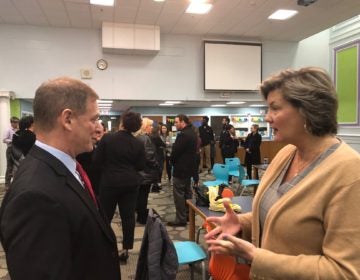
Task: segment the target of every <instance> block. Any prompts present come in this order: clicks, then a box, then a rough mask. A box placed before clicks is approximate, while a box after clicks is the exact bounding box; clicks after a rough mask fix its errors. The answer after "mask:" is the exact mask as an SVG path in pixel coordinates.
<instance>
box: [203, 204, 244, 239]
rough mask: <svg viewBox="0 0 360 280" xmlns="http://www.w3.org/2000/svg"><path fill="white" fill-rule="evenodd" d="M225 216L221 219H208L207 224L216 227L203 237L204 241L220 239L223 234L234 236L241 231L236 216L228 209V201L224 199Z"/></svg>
mask: <svg viewBox="0 0 360 280" xmlns="http://www.w3.org/2000/svg"><path fill="white" fill-rule="evenodd" d="M223 203H224V207H225V209H226V212H225V215H224V216H222V217H209V218H207V219H206V221H207V222H209V223H213V224H215V225H216V228H215V229H213V230H212V231H210V232H209V233H208V234H206V235H205V239H207V240H209V239H222V236H223V235H224V234H228V235H235V234H238V233H239V232H240V230H241V226H240V223H239V220H238V217H237V214H236V213H235V212H234V211H233V210H232V208H231V207H230V201H229V200H226V199H224V202H223Z"/></svg>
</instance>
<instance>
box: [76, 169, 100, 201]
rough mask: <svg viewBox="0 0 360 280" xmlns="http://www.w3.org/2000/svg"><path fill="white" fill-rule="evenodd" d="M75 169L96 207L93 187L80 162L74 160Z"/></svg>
mask: <svg viewBox="0 0 360 280" xmlns="http://www.w3.org/2000/svg"><path fill="white" fill-rule="evenodd" d="M76 171H77V172H78V173H79V175H80V179H81V181H83V183H84V187H85V189H86V190H87V191H88V193H89V195H90V197H91V198H92V200H93V201H94V203H95V205H96V207H98V204H97V201H96V198H95V194H94V191H93V188H92V186H91V182H90V179H89V177H88V175H87V174H86V172H85V170H84V168H83V167H82V166H81V164H80V163H79V162H76Z"/></svg>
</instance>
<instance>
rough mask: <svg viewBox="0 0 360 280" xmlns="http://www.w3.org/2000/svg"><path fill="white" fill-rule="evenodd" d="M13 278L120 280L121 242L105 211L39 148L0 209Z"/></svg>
mask: <svg viewBox="0 0 360 280" xmlns="http://www.w3.org/2000/svg"><path fill="white" fill-rule="evenodd" d="M0 233H1V243H2V245H3V247H4V250H5V254H6V261H7V265H8V269H9V273H10V277H11V279H12V280H23V279H24V280H25V279H26V280H42V279H54V280H55V279H59V280H65V279H66V280H79V279H84V280H85V279H86V280H99V279H106V280H119V279H120V269H119V263H118V251H117V243H116V237H115V235H114V232H113V231H112V229H111V227H110V226H109V223H108V221H107V220H106V218H105V215H104V213H103V211H102V208H101V205H100V209H97V207H96V205H95V203H94V201H92V199H91V197H90V195H89V194H88V193H87V191H86V190H85V189H84V188H83V187H82V185H81V184H80V183H79V181H78V180H77V179H76V178H75V176H74V175H73V174H72V173H71V172H70V171H69V170H68V169H67V167H66V166H65V165H64V164H63V163H62V162H61V161H59V160H58V159H57V158H56V157H54V156H53V155H51V154H50V153H48V152H47V151H45V150H43V149H41V148H40V147H38V146H36V145H34V146H33V148H32V149H31V150H30V152H29V154H28V155H27V156H26V158H25V159H24V160H23V162H22V164H21V165H20V168H19V170H18V173H17V176H16V177H15V179H14V181H13V183H12V185H11V188H10V190H9V191H8V192H7V193H6V195H5V197H4V201H3V203H2V206H1V211H0Z"/></svg>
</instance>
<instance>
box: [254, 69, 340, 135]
mask: <svg viewBox="0 0 360 280" xmlns="http://www.w3.org/2000/svg"><path fill="white" fill-rule="evenodd" d="M274 90H279V92H280V93H281V95H282V97H283V98H284V99H285V100H286V101H287V102H289V103H290V104H291V105H292V106H293V107H295V108H298V109H299V112H300V114H301V115H302V116H303V117H304V118H305V127H306V130H307V131H308V132H309V133H311V134H312V135H315V136H324V135H328V134H336V133H337V120H336V113H337V109H338V100H337V96H336V90H335V87H334V85H333V82H332V81H331V78H330V76H329V75H328V74H327V73H326V71H325V70H323V69H321V68H316V67H306V68H301V69H299V70H293V69H287V70H284V71H281V72H280V73H278V74H276V75H274V76H271V77H269V78H268V79H266V80H265V81H263V83H262V85H261V87H260V91H261V94H262V95H263V97H264V98H265V100H267V98H268V96H269V93H270V92H272V91H274Z"/></svg>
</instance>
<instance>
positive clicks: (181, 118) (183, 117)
mask: <svg viewBox="0 0 360 280" xmlns="http://www.w3.org/2000/svg"><path fill="white" fill-rule="evenodd" d="M176 118H179V121H181V122H182V121H184V123H186V124H190V120H189V118H188V116H187V115H184V114H179V115H177V116H176Z"/></svg>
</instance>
